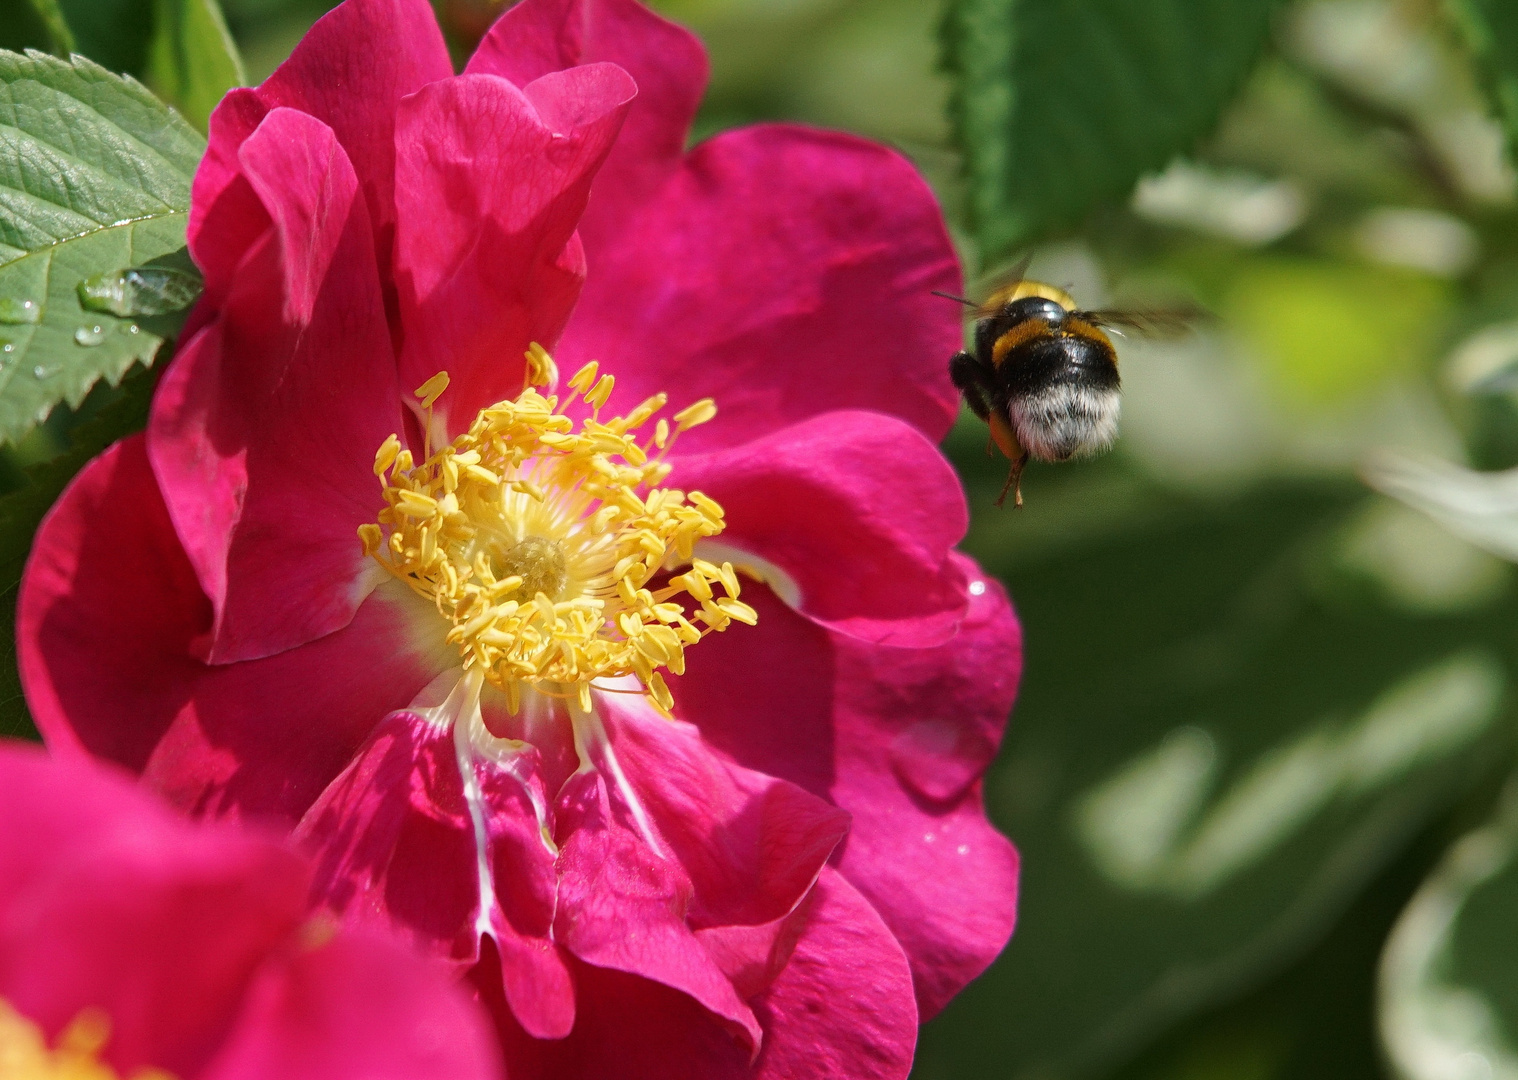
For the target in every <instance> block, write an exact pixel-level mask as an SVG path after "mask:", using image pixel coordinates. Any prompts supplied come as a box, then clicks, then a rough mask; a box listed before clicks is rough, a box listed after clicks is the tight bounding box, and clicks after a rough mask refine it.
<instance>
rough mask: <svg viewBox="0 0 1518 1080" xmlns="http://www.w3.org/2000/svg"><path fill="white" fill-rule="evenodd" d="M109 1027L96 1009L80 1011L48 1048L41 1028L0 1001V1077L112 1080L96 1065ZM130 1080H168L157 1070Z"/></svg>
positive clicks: (139, 1073)
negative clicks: (53, 1046) (56, 1040)
mask: <svg viewBox="0 0 1518 1080" xmlns="http://www.w3.org/2000/svg"><path fill="white" fill-rule="evenodd" d="M110 1031H111V1024H110V1021H109V1020H107V1019H106V1018H105V1015H104V1014H103V1013H101V1012H100V1011H99V1010H98V1009H86V1010H85V1011H84V1012H81V1013H80V1014H79V1015H78V1016H77V1017H75V1018H74V1020H73V1021H72V1022H71V1023H70V1024H69V1026H68V1027H66V1028H64V1029H63V1031H62V1033H61V1034H59V1036H58V1045H57V1047H56V1049H51V1050H50V1049H48V1045H47V1040H46V1039H45V1038H43V1035H42V1029H41V1028H39V1027H38V1026H37V1025H36V1024H34V1023H32V1022H31V1021H30V1020H28V1019H27V1018H26V1017H24V1016H22V1015H21V1014H20V1013H18V1012H17V1011H16V1010H15V1009H13V1008H11V1006H10V1005H9V1004H7V1003H6V1002H5V1000H4V999H0V1076H3V1077H5V1078H6V1080H116V1072H115V1070H113V1069H111V1068H110V1066H108V1065H104V1064H102V1063H101V1062H100V1058H99V1055H100V1050H101V1047H103V1046H105V1044H106V1040H107V1039H108V1038H109V1036H110ZM132 1080H172V1077H170V1076H169V1074H168V1073H166V1072H162V1071H160V1070H158V1069H141V1070H138V1071H137V1072H135V1073H133V1074H132Z"/></svg>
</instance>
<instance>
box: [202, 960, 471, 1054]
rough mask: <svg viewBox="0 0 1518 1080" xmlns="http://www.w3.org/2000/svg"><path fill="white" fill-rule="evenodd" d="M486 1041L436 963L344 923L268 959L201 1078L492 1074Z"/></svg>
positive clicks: (468, 1007)
mask: <svg viewBox="0 0 1518 1080" xmlns="http://www.w3.org/2000/svg"><path fill="white" fill-rule="evenodd" d="M493 1044H494V1040H493V1039H491V1038H490V1034H489V1029H488V1026H487V1023H486V1019H485V1017H484V1016H483V1015H482V1014H481V1012H480V1010H479V1008H478V1007H477V1006H476V1005H474V1004H473V1003H472V1002H470V1001H469V1000H468V998H466V997H465V996H464V995H463V994H462V993H461V992H460V991H459V989H458V988H457V987H456V986H455V985H454V984H453V983H452V981H451V980H450V979H448V978H447V976H446V975H445V974H444V973H443V972H442V971H440V970H439V969H438V968H437V967H436V966H434V965H433V964H430V963H428V962H426V961H424V960H422V959H421V958H420V957H416V956H413V955H411V954H410V953H409V952H407V951H406V950H405V949H403V948H401V947H400V946H398V945H397V944H395V943H394V942H393V941H390V940H388V939H385V938H381V937H378V936H373V935H367V934H351V933H350V934H345V935H343V936H342V937H340V938H338V939H336V940H335V941H331V942H328V943H327V944H325V945H323V946H321V947H320V948H317V949H313V950H307V951H303V952H298V953H295V954H294V955H291V956H288V957H285V958H281V959H280V960H278V961H276V962H274V963H272V964H270V965H269V966H268V967H266V968H265V970H264V971H262V972H261V973H260V975H259V978H258V980H257V981H256V982H255V983H254V984H253V986H252V988H251V990H250V991H249V994H248V1000H247V1003H246V1005H245V1006H244V1008H243V1010H242V1013H241V1015H239V1016H238V1018H237V1021H236V1023H235V1025H234V1026H233V1028H232V1030H231V1032H230V1034H229V1035H228V1037H227V1042H226V1045H225V1046H224V1047H223V1048H222V1050H221V1052H220V1053H219V1054H218V1055H217V1057H216V1059H215V1060H214V1061H213V1062H212V1063H211V1065H210V1066H209V1067H208V1068H207V1069H206V1071H205V1073H204V1074H203V1077H202V1080H269V1078H271V1077H278V1078H279V1080H333V1078H335V1077H354V1078H359V1077H362V1078H363V1080H417V1078H419V1077H440V1078H441V1077H447V1078H448V1080H494V1078H496V1077H498V1076H500V1075H501V1072H500V1054H499V1051H498V1049H497V1048H496V1047H495V1045H493Z"/></svg>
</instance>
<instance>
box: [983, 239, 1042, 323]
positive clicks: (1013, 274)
mask: <svg viewBox="0 0 1518 1080" xmlns="http://www.w3.org/2000/svg"><path fill="white" fill-rule="evenodd" d="M1032 265H1033V253H1032V252H1029V253H1028V254H1027V255H1024V256H1023V257H1022V258H1021V259H1018V260H1017V262H1016V263H1014V264H1013V265H1012V266H1010V267H1008V268H1007V269H1006V270H1003V271H1002V272H1001V273H999V274H997V275H996V276H995V277H994V278H992V279H991V283H990V286H989V287H988V288H987V289H986V290H985V297H986V299H985V300H983V301H982V302H981V303H980V304H978V305H977V306H976V308H975V315H974V317H975V318H977V319H984V318H985V317H986V316H987V315H995V314H996V312H997V311H999V310H1000V309H1001V298H1002V297H1003V296H1004V295H1006V294H1007V293H1008V292H1009V291H1011V289H1012V287H1013V286H1014V285H1017V284H1018V283H1020V282H1022V281H1023V280H1025V279H1026V278H1027V276H1028V267H1030V266H1032Z"/></svg>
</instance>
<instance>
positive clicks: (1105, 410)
mask: <svg viewBox="0 0 1518 1080" xmlns="http://www.w3.org/2000/svg"><path fill="white" fill-rule="evenodd" d="M1020 352H1021V355H1019V356H1018V357H1017V358H1016V363H1009V364H1006V365H1003V371H1004V372H1005V375H1006V380H1007V381H1006V388H1007V391H1008V393H1007V412H1008V418H1009V419H1010V420H1011V422H1012V428H1013V430H1014V431H1015V432H1016V434H1017V439H1018V442H1019V443H1021V444H1022V447H1023V449H1025V450H1027V451H1028V452H1029V453H1030V454H1032V455H1033V456H1034V457H1036V458H1039V459H1041V460H1044V461H1067V460H1069V459H1070V458H1073V457H1086V456H1089V455H1091V454H1096V453H1100V452H1101V451H1103V450H1105V449H1107V448H1108V447H1109V446H1111V445H1112V442H1113V440H1114V439H1116V438H1117V421H1118V414H1119V411H1120V409H1121V399H1120V397H1119V394H1118V387H1119V379H1118V373H1117V363H1116V359H1115V357H1114V356H1113V354H1112V349H1111V346H1110V345H1107V344H1106V343H1105V342H1102V341H1094V340H1091V339H1088V338H1085V337H1076V336H1070V335H1060V336H1057V337H1049V338H1045V339H1043V340H1041V341H1037V342H1030V343H1029V345H1028V346H1025V347H1024V350H1020Z"/></svg>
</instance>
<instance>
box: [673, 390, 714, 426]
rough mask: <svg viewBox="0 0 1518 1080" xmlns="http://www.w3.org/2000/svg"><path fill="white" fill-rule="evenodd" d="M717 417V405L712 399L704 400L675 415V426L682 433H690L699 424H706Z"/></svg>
mask: <svg viewBox="0 0 1518 1080" xmlns="http://www.w3.org/2000/svg"><path fill="white" fill-rule="evenodd" d="M716 415H717V403H716V402H715V401H713V400H712V399H711V398H702V399H701V400H700V401H698V402H696V403H695V404H694V405H690V406H687V407H686V408H684V409H681V410H680V411H679V412H677V413H675V425H676V427H677V429H678V430H680V431H689V430H690V429H691V428H693V427H695V426H696V425H697V424H704V423H706V422H707V421H708V420H710V419H711V418H712V417H714V416H716Z"/></svg>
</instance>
